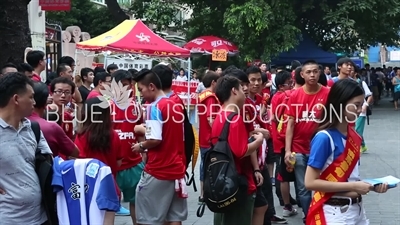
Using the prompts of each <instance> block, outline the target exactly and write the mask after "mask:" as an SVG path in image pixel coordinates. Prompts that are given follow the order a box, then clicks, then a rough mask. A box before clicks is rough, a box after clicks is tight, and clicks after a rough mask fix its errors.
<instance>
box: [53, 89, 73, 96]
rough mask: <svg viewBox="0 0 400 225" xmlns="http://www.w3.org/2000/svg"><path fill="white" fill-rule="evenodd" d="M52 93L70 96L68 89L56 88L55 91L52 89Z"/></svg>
mask: <svg viewBox="0 0 400 225" xmlns="http://www.w3.org/2000/svg"><path fill="white" fill-rule="evenodd" d="M54 94H56V95H63V94H64V95H65V96H70V95H71V92H70V91H62V90H56V91H54Z"/></svg>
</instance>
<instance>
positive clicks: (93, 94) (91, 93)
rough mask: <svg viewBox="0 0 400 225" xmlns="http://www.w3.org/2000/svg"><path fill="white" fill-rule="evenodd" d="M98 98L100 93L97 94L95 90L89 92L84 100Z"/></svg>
mask: <svg viewBox="0 0 400 225" xmlns="http://www.w3.org/2000/svg"><path fill="white" fill-rule="evenodd" d="M99 96H101V93H99V92H97V91H96V90H91V91H90V92H89V95H88V96H87V98H86V99H91V98H95V97H99Z"/></svg>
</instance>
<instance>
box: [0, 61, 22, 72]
mask: <svg viewBox="0 0 400 225" xmlns="http://www.w3.org/2000/svg"><path fill="white" fill-rule="evenodd" d="M6 68H15V69H17V70H18V68H17V66H16V65H15V64H14V63H6V64H5V65H3V66H2V67H1V74H4V72H5V69H6Z"/></svg>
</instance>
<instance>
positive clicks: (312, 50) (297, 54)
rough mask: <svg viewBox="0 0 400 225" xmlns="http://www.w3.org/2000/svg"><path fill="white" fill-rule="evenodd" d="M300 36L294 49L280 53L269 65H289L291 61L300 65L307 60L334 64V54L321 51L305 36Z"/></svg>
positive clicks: (335, 57) (335, 58)
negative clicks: (295, 61) (296, 61)
mask: <svg viewBox="0 0 400 225" xmlns="http://www.w3.org/2000/svg"><path fill="white" fill-rule="evenodd" d="M302 36H303V38H302V40H300V42H299V44H298V45H297V46H296V47H295V48H293V49H290V50H289V51H287V52H282V53H281V54H280V55H279V56H278V57H276V58H275V59H273V60H272V62H271V64H274V65H290V63H291V62H292V61H293V60H298V61H300V63H304V62H305V61H307V60H315V61H317V62H318V63H321V64H335V63H336V60H337V56H336V54H334V53H330V52H326V51H324V50H322V49H321V48H319V47H318V46H317V45H316V44H315V43H314V42H313V41H312V40H311V38H310V37H308V36H307V35H302Z"/></svg>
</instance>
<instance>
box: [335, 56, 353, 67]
mask: <svg viewBox="0 0 400 225" xmlns="http://www.w3.org/2000/svg"><path fill="white" fill-rule="evenodd" d="M345 63H351V64H353V60H351V59H350V58H348V57H344V58H340V59H339V60H338V61H337V63H336V65H337V67H339V66H342V65H343V64H345Z"/></svg>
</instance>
